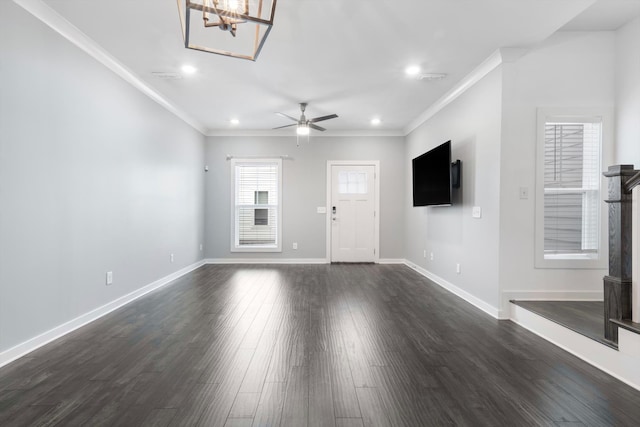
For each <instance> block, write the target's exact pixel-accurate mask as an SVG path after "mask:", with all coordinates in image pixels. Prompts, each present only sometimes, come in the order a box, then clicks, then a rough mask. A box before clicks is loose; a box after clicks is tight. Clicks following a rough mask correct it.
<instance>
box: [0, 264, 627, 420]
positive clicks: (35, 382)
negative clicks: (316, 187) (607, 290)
mask: <svg viewBox="0 0 640 427" xmlns="http://www.w3.org/2000/svg"><path fill="white" fill-rule="evenodd" d="M639 422H640V392H638V391H636V390H634V389H632V388H631V387H629V386H627V385H625V384H623V383H622V382H620V381H618V380H616V379H614V378H612V377H610V376H608V375H606V374H604V373H603V372H601V371H599V370H597V369H596V368H593V367H591V366H590V365H588V364H586V363H584V362H582V361H580V360H579V359H577V358H575V357H574V356H571V355H570V354H568V353H566V352H564V351H563V350H561V349H559V348H558V347H555V346H553V345H551V344H549V343H548V342H546V341H544V340H543V339H541V338H539V337H537V336H535V335H533V334H531V333H529V332H528V331H526V330H524V329H522V328H521V327H519V326H517V325H515V324H514V323H512V322H509V321H497V320H495V319H493V318H491V317H489V316H488V315H486V314H484V313H483V312H481V311H479V310H478V309H476V308H475V307H473V306H471V305H469V304H467V303H465V302H464V301H462V300H460V299H459V298H457V297H455V296H453V295H451V294H449V293H447V292H446V291H444V290H443V289H442V288H440V287H438V286H436V285H433V284H431V283H430V282H429V281H428V280H426V279H425V278H423V277H422V276H420V275H418V274H417V273H415V272H414V271H413V270H411V269H409V268H407V267H405V266H391V265H286V266H224V265H221V266H211V265H210V266H204V267H202V268H200V269H198V270H196V271H194V272H192V273H190V274H189V275H187V276H184V277H183V278H181V279H179V280H178V282H177V283H175V284H173V285H171V286H168V287H165V288H163V289H161V290H158V291H156V292H154V293H151V294H149V295H148V296H146V297H144V298H142V299H140V300H138V301H136V302H134V303H131V304H129V305H127V306H125V307H123V308H121V309H120V310H117V311H115V312H113V313H112V314H110V315H108V316H106V317H104V318H101V319H99V320H97V321H95V322H93V323H91V324H90V325H87V326H85V327H84V328H82V329H79V330H77V331H75V332H73V333H71V334H69V335H67V336H65V337H63V338H61V339H59V340H57V341H55V342H53V343H51V344H49V345H47V346H45V347H43V348H41V349H39V350H37V351H34V352H32V353H30V354H29V355H27V356H26V357H24V358H22V359H20V360H18V361H16V362H14V363H12V364H10V365H7V366H5V367H4V368H1V369H0V425H2V426H32V425H61V426H74V425H88V426H102V425H105V426H106V425H108V426H174V425H175V426H182V425H189V426H191V425H203V426H227V427H232V426H233V427H238V426H295V427H300V426H314V427H315V426H331V427H333V426H335V427H354V426H359V427H364V426H443V425H461V426H483V425H487V426H529V425H531V426H533V425H535V426H540V425H542V426H560V425H571V426H580V425H585V426H613V425H616V426H637V425H639Z"/></svg>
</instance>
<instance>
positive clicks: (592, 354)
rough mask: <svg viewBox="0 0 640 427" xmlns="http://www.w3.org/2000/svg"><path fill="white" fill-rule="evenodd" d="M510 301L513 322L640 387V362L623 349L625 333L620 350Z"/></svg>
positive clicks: (639, 388)
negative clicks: (639, 363)
mask: <svg viewBox="0 0 640 427" xmlns="http://www.w3.org/2000/svg"><path fill="white" fill-rule="evenodd" d="M509 305H510V308H511V321H512V322H514V323H517V324H518V325H520V326H522V327H523V328H525V329H528V330H529V331H531V332H533V333H534V334H536V335H538V336H540V337H542V338H544V339H545V340H547V341H549V342H551V343H553V344H554V345H556V346H558V347H560V348H562V349H563V350H566V351H568V352H569V353H571V354H573V355H574V356H576V357H579V358H580V359H582V360H584V361H585V362H587V363H589V364H591V365H593V366H595V367H596V368H598V369H600V370H601V371H603V372H606V373H607V374H609V375H611V376H613V377H615V378H617V379H619V380H620V381H622V382H624V383H627V384H629V385H630V386H631V387H633V388H635V389H638V390H640V365H638V358H637V357H634V354H633V353H628V352H625V351H624V344H625V343H624V341H623V340H624V339H625V338H627V336H626V335H625V334H624V333H623V334H620V337H619V338H620V340H621V341H620V344H621V345H620V347H619V349H620V351H617V350H614V349H613V348H611V347H607V346H606V345H603V344H600V343H599V342H596V341H594V340H592V339H591V338H587V337H585V336H584V335H581V334H579V333H577V332H573V331H572V330H570V329H568V328H565V327H563V326H561V325H559V324H557V323H555V322H553V321H551V320H548V319H545V318H544V317H542V316H539V315H537V314H535V313H532V312H530V311H528V310H526V309H524V308H522V307H519V306H517V305H515V304H509ZM620 331H622V329H620ZM630 334H631V339H637V334H633V333H630ZM633 335H636V336H635V337H633Z"/></svg>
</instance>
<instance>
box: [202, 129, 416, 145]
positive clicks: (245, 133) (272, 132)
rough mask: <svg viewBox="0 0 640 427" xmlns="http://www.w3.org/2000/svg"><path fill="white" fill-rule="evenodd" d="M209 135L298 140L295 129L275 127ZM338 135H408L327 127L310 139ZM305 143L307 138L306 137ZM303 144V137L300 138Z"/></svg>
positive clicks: (399, 131)
mask: <svg viewBox="0 0 640 427" xmlns="http://www.w3.org/2000/svg"><path fill="white" fill-rule="evenodd" d="M206 135H207V136H285V137H286V136H288V137H291V139H292V140H293V141H295V140H296V134H295V131H293V130H291V129H289V130H287V129H283V130H273V129H255V130H252V129H209V130H207V133H206ZM336 136H354V137H355V136H373V137H381V136H406V135H405V134H404V132H403V131H402V129H375V130H374V129H360V130H331V129H327V130H326V131H325V132H312V133H311V134H310V136H309V141H310V142H311V143H313V140H314V139H315V138H327V137H336ZM304 141H305V142H304V143H306V141H307V139H306V137H305V138H304ZM300 144H302V139H301V140H300Z"/></svg>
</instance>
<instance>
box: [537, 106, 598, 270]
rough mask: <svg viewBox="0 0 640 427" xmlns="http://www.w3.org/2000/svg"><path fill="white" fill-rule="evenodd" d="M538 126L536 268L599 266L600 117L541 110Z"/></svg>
mask: <svg viewBox="0 0 640 427" xmlns="http://www.w3.org/2000/svg"><path fill="white" fill-rule="evenodd" d="M538 126H539V128H538V132H539V137H538V179H537V194H538V198H537V206H536V208H537V210H536V228H537V232H536V266H537V267H557V268H589V267H595V268H599V267H600V266H601V264H602V261H603V258H604V257H603V256H602V253H601V252H602V250H603V248H604V240H603V237H605V238H606V236H603V235H604V233H603V230H602V222H603V219H602V216H603V208H604V202H603V197H602V194H601V183H602V181H603V178H602V161H601V152H602V142H603V119H602V116H596V115H593V116H586V115H585V116H580V115H553V114H548V112H547V111H539V113H538ZM590 263H591V264H590Z"/></svg>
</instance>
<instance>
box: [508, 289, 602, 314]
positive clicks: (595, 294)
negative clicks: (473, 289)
mask: <svg viewBox="0 0 640 427" xmlns="http://www.w3.org/2000/svg"><path fill="white" fill-rule="evenodd" d="M510 300H518V301H604V290H603V289H600V290H596V291H593V290H587V289H580V290H575V291H558V290H528V291H526V290H525V291H521V290H504V291H502V299H501V301H502V304H501V305H500V318H501V319H508V318H509V316H510V307H511V304H510V303H509V301H510Z"/></svg>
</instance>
